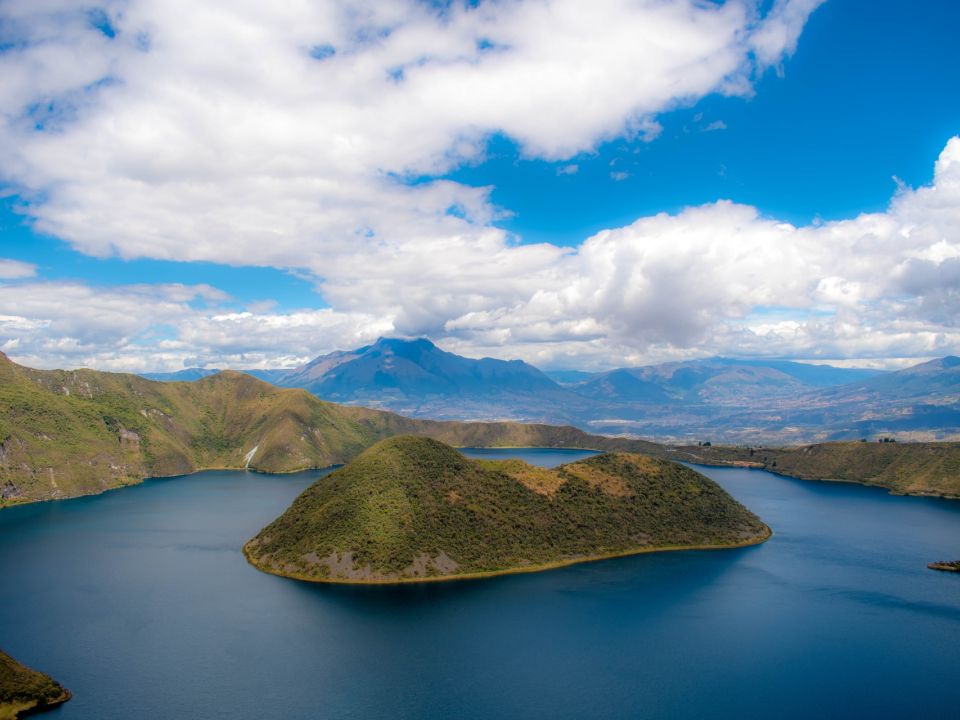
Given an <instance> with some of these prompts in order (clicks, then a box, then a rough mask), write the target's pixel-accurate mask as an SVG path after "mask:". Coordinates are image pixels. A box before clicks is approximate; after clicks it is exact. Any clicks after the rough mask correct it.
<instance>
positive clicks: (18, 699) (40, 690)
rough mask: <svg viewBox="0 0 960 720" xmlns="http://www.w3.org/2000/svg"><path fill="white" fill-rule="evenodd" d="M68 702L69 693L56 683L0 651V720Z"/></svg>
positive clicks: (7, 719)
mask: <svg viewBox="0 0 960 720" xmlns="http://www.w3.org/2000/svg"><path fill="white" fill-rule="evenodd" d="M69 699H70V693H69V691H67V690H65V689H64V688H63V687H62V686H61V685H60V683H58V682H57V681H56V680H53V679H52V678H51V677H49V676H48V675H44V674H43V673H42V672H37V671H36V670H31V669H30V668H28V667H27V666H25V665H21V664H20V663H18V662H17V661H16V660H14V659H13V658H12V657H10V656H9V655H7V654H6V653H5V652H3V650H0V720H11V719H12V718H17V717H23V716H25V715H28V714H29V715H32V714H34V713H37V712H42V711H44V710H50V709H52V708H55V707H57V706H59V705H62V704H63V703H65V702H66V701H67V700H69Z"/></svg>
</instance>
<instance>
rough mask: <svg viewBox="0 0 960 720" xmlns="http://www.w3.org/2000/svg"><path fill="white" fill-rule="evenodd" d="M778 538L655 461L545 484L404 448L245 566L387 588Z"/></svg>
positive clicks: (358, 472) (284, 520)
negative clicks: (403, 584) (404, 584)
mask: <svg viewBox="0 0 960 720" xmlns="http://www.w3.org/2000/svg"><path fill="white" fill-rule="evenodd" d="M770 534H771V533H770V529H769V528H768V527H767V526H766V525H765V524H764V523H763V522H761V521H760V519H759V518H757V516H756V515H754V514H753V513H751V512H750V511H749V510H747V509H746V508H745V507H743V506H742V505H740V503H738V502H737V501H736V500H734V499H733V498H732V497H731V496H730V495H728V494H727V493H726V492H725V491H724V490H723V489H722V488H720V486H719V485H717V484H716V483H714V482H713V481H711V480H709V479H708V478H706V477H704V476H703V475H701V474H699V473H697V472H695V471H693V470H691V469H689V468H687V467H684V466H682V465H678V464H676V463H673V462H670V461H667V460H663V459H660V458H654V457H650V456H646V455H637V454H632V453H610V454H605V455H597V456H594V457H591V458H588V459H585V460H580V461H578V462H573V463H569V464H567V465H562V466H560V467H558V468H555V469H553V470H546V469H543V468H539V467H534V466H531V465H528V464H527V463H524V462H521V461H519V460H506V461H479V460H469V459H467V458H465V457H464V456H463V455H462V454H460V453H459V452H457V451H456V450H455V449H454V448H452V447H450V446H448V445H446V444H444V443H441V442H438V441H436V440H431V439H428V438H423V437H414V436H398V437H393V438H389V439H387V440H383V441H381V442H379V443H377V444H376V445H374V446H373V447H371V448H370V449H368V450H366V451H365V452H364V453H362V454H361V455H360V456H359V457H357V458H356V459H355V460H353V461H352V462H350V463H348V464H347V465H345V466H344V467H342V468H340V469H338V470H336V471H334V472H333V473H332V474H330V475H328V476H326V477H324V478H321V479H320V480H318V481H317V482H316V483H314V484H313V485H311V486H310V487H309V488H308V489H307V490H305V491H304V492H303V493H302V494H301V495H300V496H299V497H298V498H297V499H296V500H295V501H294V503H293V504H292V505H291V506H290V508H289V509H288V510H287V511H286V512H284V513H283V514H282V515H281V516H280V517H279V518H277V519H276V520H275V521H274V522H272V523H271V524H270V525H268V526H267V527H265V528H264V529H263V530H261V531H260V533H259V534H258V535H257V536H256V537H255V538H253V539H252V540H250V541H249V542H247V544H246V545H245V546H244V553H245V554H246V556H247V559H248V560H249V561H250V562H251V563H252V564H253V565H254V566H255V567H257V568H259V569H261V570H264V571H266V572H269V573H273V574H276V575H282V576H286V577H292V578H296V579H300V580H309V581H316V582H340V583H371V584H382V583H401V582H423V581H431V580H452V579H458V578H476V577H487V576H492V575H499V574H505V573H516V572H533V571H537V570H544V569H547V568H553V567H559V566H562V565H568V564H572V563H578V562H585V561H590V560H599V559H604V558H610V557H617V556H622V555H631V554H636V553H645V552H654V551H662V550H683V549H719V548H733V547H742V546H746V545H753V544H756V543H760V542H763V541H764V540H766V539H767V538H769V537H770Z"/></svg>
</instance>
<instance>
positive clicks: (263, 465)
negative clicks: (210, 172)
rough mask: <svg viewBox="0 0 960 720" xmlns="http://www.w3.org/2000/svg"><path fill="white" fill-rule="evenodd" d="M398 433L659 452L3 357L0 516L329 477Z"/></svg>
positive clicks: (234, 377) (571, 433)
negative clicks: (244, 479) (88, 498)
mask: <svg viewBox="0 0 960 720" xmlns="http://www.w3.org/2000/svg"><path fill="white" fill-rule="evenodd" d="M399 433H415V434H422V435H434V436H437V437H440V438H443V439H444V440H446V441H448V442H452V443H455V444H459V445H543V446H552V447H592V448H595V449H614V448H619V449H649V448H651V447H653V446H652V445H650V444H648V443H643V442H640V441H629V440H615V439H610V438H601V437H595V436H590V435H587V434H586V433H584V432H582V431H579V430H575V429H574V428H569V427H549V426H523V425H517V424H513V423H493V424H485V423H474V424H469V423H454V422H451V423H444V422H435V421H417V420H411V419H409V418H403V417H400V416H398V415H394V414H393V413H387V412H382V411H377V410H369V409H366V408H360V407H342V406H338V405H334V404H332V403H328V402H324V401H322V400H319V399H317V398H316V397H314V396H313V395H311V394H310V393H308V392H306V391H304V390H297V389H281V388H276V387H273V386H271V385H268V384H266V383H264V382H261V381H259V380H256V379H255V378H252V377H250V376H248V375H244V374H241V373H236V372H229V371H227V372H222V373H219V374H217V375H212V376H209V377H206V378H202V379H200V380H197V381H195V382H170V383H161V382H153V381H149V380H145V379H143V378H141V377H138V376H135V375H125V374H119V373H103V372H96V371H93V370H75V371H63V370H49V371H45V370H33V369H30V368H26V367H22V366H19V365H16V364H15V363H12V362H10V361H9V360H8V359H7V358H6V356H4V355H2V354H0V506H2V505H3V504H12V503H16V502H29V501H34V500H46V499H53V498H65V497H74V496H77V495H86V494H91V493H98V492H102V491H104V490H107V489H110V488H113V487H119V486H122V485H128V484H131V483H136V482H140V481H141V480H142V479H143V478H145V477H151V476H163V475H180V474H184V473H189V472H193V471H195V470H199V469H203V468H217V467H224V468H243V467H249V468H251V469H253V470H259V471H263V472H291V471H294V470H300V469H305V468H311V467H327V466H329V465H334V464H338V463H343V462H346V461H347V460H350V459H351V458H353V457H355V456H356V455H357V454H358V453H360V452H361V451H362V450H364V449H365V448H367V447H369V446H370V445H372V444H373V443H374V442H376V441H377V440H380V439H382V438H384V437H388V436H390V435H396V434H399Z"/></svg>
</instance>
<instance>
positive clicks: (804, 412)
mask: <svg viewBox="0 0 960 720" xmlns="http://www.w3.org/2000/svg"><path fill="white" fill-rule="evenodd" d="M215 372H217V370H211V369H201V368H190V369H186V370H181V371H180V372H177V373H148V374H145V375H144V376H145V377H148V378H150V379H155V380H194V379H198V378H201V377H205V376H206V375H209V374H212V373H215ZM248 372H249V373H250V374H251V375H254V376H255V377H257V378H259V379H261V380H265V381H267V382H270V383H273V384H275V385H278V386H280V387H297V388H304V389H306V390H309V391H310V392H311V393H313V394H314V395H316V396H318V397H320V398H322V399H325V400H331V401H335V402H340V403H346V404H352V405H365V406H369V407H375V408H381V409H388V410H392V411H394V412H399V413H402V414H404V415H408V416H412V417H424V418H435V419H456V420H517V421H524V422H546V423H569V424H573V425H576V426H578V427H581V428H585V429H589V430H591V431H595V432H604V433H614V434H635V435H641V436H644V437H651V438H657V439H661V440H685V441H689V440H698V439H711V440H715V441H716V440H719V441H723V442H784V443H787V442H789V443H794V442H806V441H823V440H837V439H851V438H860V437H863V436H874V435H878V434H890V435H898V436H900V437H902V438H904V439H915V440H934V439H952V438H957V437H960V358H954V357H947V358H942V359H939V360H934V361H930V362H928V363H923V364H921V365H917V366H914V367H912V368H908V369H906V370H900V371H897V372H882V371H878V370H868V369H862V368H839V367H832V366H829V365H810V364H806V363H798V362H790V361H784V360H738V359H729V358H709V359H705V360H691V361H686V362H672V363H663V364H660V365H650V366H646V367H634V368H618V369H615V370H610V371H607V372H601V373H587V372H581V371H576V370H568V371H555V372H547V373H544V372H542V371H541V370H539V369H537V368H536V367H534V366H532V365H529V364H528V363H525V362H522V361H520V360H512V361H505V360H496V359H493V358H482V359H472V358H465V357H461V356H459V355H456V354H454V353H450V352H445V351H444V350H441V349H440V348H438V347H437V346H436V345H434V344H433V343H432V342H430V341H429V340H425V339H419V340H399V339H391V338H381V339H380V340H378V341H377V342H376V343H374V344H372V345H367V346H365V347H361V348H358V349H356V350H350V351H338V352H334V353H330V354H328V355H322V356H320V357H318V358H316V359H314V360H312V361H310V362H308V363H306V364H305V365H302V366H300V367H298V368H295V369H293V370H254V371H248Z"/></svg>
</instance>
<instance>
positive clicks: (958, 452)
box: [671, 442, 960, 498]
mask: <svg viewBox="0 0 960 720" xmlns="http://www.w3.org/2000/svg"><path fill="white" fill-rule="evenodd" d="M671 455H672V456H673V457H676V458H678V459H686V460H690V461H693V462H702V463H707V464H720V465H722V464H731V463H732V464H747V465H750V464H752V465H755V466H756V467H761V468H764V469H765V470H770V471H772V472H776V473H779V474H781V475H788V476H790V477H795V478H799V479H801V480H841V481H844V482H855V483H862V484H865V485H878V486H880V487H884V488H887V489H888V490H890V491H892V492H895V493H901V494H911V495H940V496H943V497H952V498H960V443H899V442H893V443H891V442H836V443H822V444H819V445H805V446H803V447H797V448H762V449H761V448H753V449H751V448H731V447H717V446H714V447H687V448H676V449H674V450H673V451H672V452H671Z"/></svg>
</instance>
